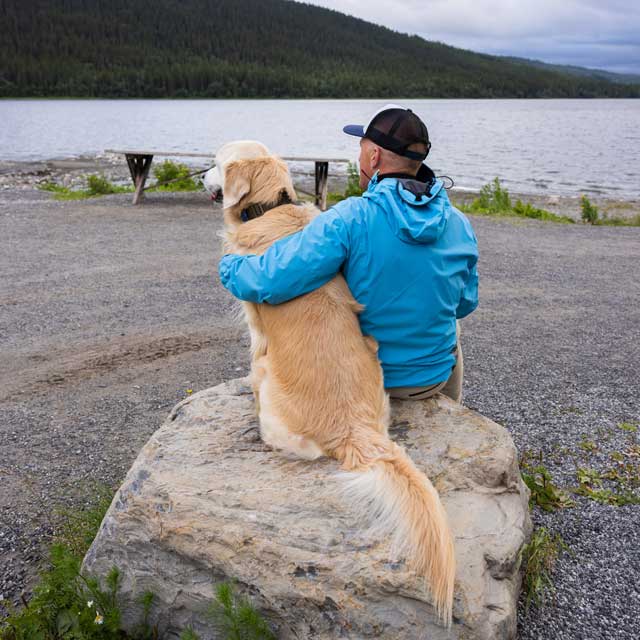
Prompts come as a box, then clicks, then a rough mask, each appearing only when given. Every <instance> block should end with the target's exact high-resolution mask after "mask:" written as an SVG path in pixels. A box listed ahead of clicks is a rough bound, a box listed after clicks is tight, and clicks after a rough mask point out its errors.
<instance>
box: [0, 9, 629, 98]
mask: <svg viewBox="0 0 640 640" xmlns="http://www.w3.org/2000/svg"><path fill="white" fill-rule="evenodd" d="M0 36H1V37H0V96H4V97H18V96H20V97H31V96H33V97H36V96H72V97H104V98H124V97H145V98H165V97H172V98H175V97H209V98H231V97H246V98H252V97H265V98H266V97H272V98H302V97H319V98H351V97H381V98H382V97H396V96H401V97H416V98H417V97H421V98H424V97H448V98H493V97H501V98H505V97H514V98H541V97H571V98H573V97H603V96H610V97H637V96H640V86H638V85H621V84H614V83H611V82H608V81H605V80H598V79H593V78H581V77H577V76H570V75H566V74H562V73H557V72H553V71H548V70H544V69H540V68H536V67H534V66H525V65H523V64H516V63H511V62H508V61H506V60H504V59H501V58H497V57H494V56H488V55H482V54H476V53H472V52H470V51H464V50H462V49H456V48H454V47H450V46H447V45H444V44H440V43H435V42H428V41H425V40H423V39H421V38H418V37H416V36H407V35H404V34H400V33H396V32H394V31H391V30H389V29H385V28H383V27H378V26H375V25H372V24H370V23H367V22H364V21H362V20H358V19H356V18H351V17H348V16H345V15H342V14H340V13H338V12H335V11H330V10H327V9H322V8H319V7H315V6H310V5H305V4H299V3H296V2H288V1H285V0H0Z"/></svg>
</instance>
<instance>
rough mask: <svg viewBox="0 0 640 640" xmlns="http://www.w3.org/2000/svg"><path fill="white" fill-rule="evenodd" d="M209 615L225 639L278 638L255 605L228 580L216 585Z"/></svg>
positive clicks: (253, 639)
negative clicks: (239, 593)
mask: <svg viewBox="0 0 640 640" xmlns="http://www.w3.org/2000/svg"><path fill="white" fill-rule="evenodd" d="M209 615H210V617H211V619H212V620H213V622H214V625H215V627H216V628H217V630H218V631H219V632H220V633H221V634H222V637H223V638H225V640H276V636H275V635H274V634H273V632H272V631H271V629H269V625H268V624H267V623H266V621H265V620H264V619H263V618H262V617H261V616H260V614H259V613H258V612H257V611H256V609H255V608H254V607H253V605H252V604H251V603H250V602H249V601H248V600H247V599H246V598H243V597H241V596H238V595H237V594H236V593H235V589H234V587H233V585H231V584H230V583H228V582H223V583H222V584H219V585H218V586H217V587H216V599H215V601H214V602H213V603H212V605H211V607H210V608H209Z"/></svg>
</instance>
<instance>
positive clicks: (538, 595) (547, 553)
mask: <svg viewBox="0 0 640 640" xmlns="http://www.w3.org/2000/svg"><path fill="white" fill-rule="evenodd" d="M567 548H568V547H567V545H566V544H565V543H564V541H563V540H562V538H561V537H560V535H558V534H556V535H551V533H549V531H548V530H547V529H545V528H544V527H540V528H539V529H536V530H535V531H534V532H533V535H532V536H531V540H530V541H529V543H528V544H526V545H525V546H524V547H523V550H522V567H523V579H522V587H523V589H522V590H523V594H524V598H525V607H526V609H527V610H528V609H529V607H530V605H531V603H532V602H533V603H534V604H535V605H536V606H541V605H542V604H544V602H545V600H546V598H547V597H548V596H549V595H550V594H552V593H553V592H554V586H553V580H552V573H553V569H554V567H555V564H556V562H557V560H558V558H559V556H560V553H561V552H562V551H565V550H567Z"/></svg>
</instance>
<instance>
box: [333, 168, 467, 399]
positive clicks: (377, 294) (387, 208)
mask: <svg viewBox="0 0 640 640" xmlns="http://www.w3.org/2000/svg"><path fill="white" fill-rule="evenodd" d="M334 211H335V214H338V215H340V216H341V218H342V219H343V220H344V222H345V225H346V226H347V228H348V230H349V235H350V241H349V253H348V256H347V258H346V260H345V262H344V264H343V267H342V271H343V273H344V276H345V278H346V280H347V283H348V285H349V288H350V289H351V292H352V293H353V295H354V297H355V298H356V300H357V301H358V302H359V303H361V304H362V305H364V307H365V309H364V311H363V312H362V313H361V315H360V325H361V327H362V331H363V333H365V334H368V335H372V336H373V337H374V338H375V339H376V340H377V341H378V343H379V346H380V351H379V357H380V360H381V362H382V363H383V368H384V374H385V386H386V387H405V386H407V387H409V386H411V387H413V386H424V385H430V384H434V383H436V382H441V381H443V380H446V379H447V377H448V376H449V374H450V372H451V368H452V367H453V365H454V363H455V356H454V355H453V353H452V351H453V349H454V347H455V345H456V318H461V317H464V316H466V315H467V314H469V313H471V311H473V309H475V307H476V306H477V273H476V269H475V265H476V262H477V258H478V253H477V244H476V239H475V236H474V234H473V230H472V228H471V225H470V224H469V221H468V220H467V219H466V217H465V216H464V215H462V214H461V213H460V212H459V211H458V210H457V209H455V208H454V207H452V206H451V204H450V202H449V198H448V196H447V194H446V191H445V190H444V188H443V186H442V183H441V182H439V181H436V182H435V184H434V185H433V186H432V187H431V189H430V192H429V195H422V196H421V197H420V196H416V195H414V193H412V192H411V191H409V190H408V189H407V188H405V186H403V181H401V180H397V179H395V178H385V179H383V180H381V181H380V182H378V181H377V180H372V181H371V182H370V184H369V188H368V190H367V191H366V192H365V194H364V196H363V197H362V198H352V199H350V200H348V201H344V202H343V203H339V204H338V205H336V207H334Z"/></svg>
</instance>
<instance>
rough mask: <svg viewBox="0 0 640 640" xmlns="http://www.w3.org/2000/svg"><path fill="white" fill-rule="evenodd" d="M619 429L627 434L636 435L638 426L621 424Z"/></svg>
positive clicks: (629, 423)
mask: <svg viewBox="0 0 640 640" xmlns="http://www.w3.org/2000/svg"><path fill="white" fill-rule="evenodd" d="M618 428H619V429H622V430H623V431H626V432H627V433H636V432H637V431H638V425H636V424H631V422H621V423H620V424H619V425H618Z"/></svg>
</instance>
